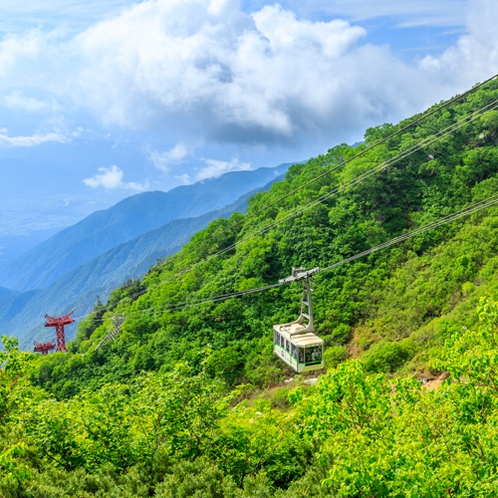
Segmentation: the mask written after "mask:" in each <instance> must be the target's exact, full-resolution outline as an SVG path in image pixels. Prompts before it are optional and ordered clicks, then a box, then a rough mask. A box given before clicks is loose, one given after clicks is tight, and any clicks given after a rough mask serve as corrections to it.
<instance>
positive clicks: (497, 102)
mask: <svg viewBox="0 0 498 498" xmlns="http://www.w3.org/2000/svg"><path fill="white" fill-rule="evenodd" d="M497 106H498V99H497V100H494V101H493V102H491V103H489V104H487V105H486V106H483V107H482V108H480V109H478V110H477V111H475V112H474V113H472V114H471V115H470V116H466V117H464V118H462V119H461V120H460V121H457V122H456V123H453V124H451V125H450V126H448V127H447V128H445V129H443V130H441V131H440V132H438V133H437V134H436V135H434V136H431V137H429V138H427V139H424V140H422V141H421V142H419V143H418V144H415V145H413V146H412V147H410V148H409V149H407V150H405V151H403V152H402V153H400V154H399V155H397V156H395V157H393V158H391V159H389V160H387V161H384V162H382V163H381V164H379V165H377V166H375V167H374V168H371V169H369V170H367V171H365V172H363V173H361V174H360V175H358V176H356V177H354V178H352V179H351V180H349V181H347V182H345V183H343V184H341V185H339V186H337V187H335V188H334V189H332V190H331V191H329V192H327V193H325V194H323V195H321V196H320V197H318V198H316V199H314V200H312V201H310V202H308V203H306V204H304V205H302V206H300V207H298V208H296V209H295V210H294V211H291V212H290V213H288V214H287V215H286V216H285V217H283V218H279V219H278V220H275V221H274V222H272V223H270V224H269V225H266V226H265V227H263V228H261V229H259V230H257V231H256V232H252V233H250V234H249V235H247V236H246V237H245V238H242V239H239V240H237V241H236V242H234V243H233V244H231V245H229V246H227V247H225V248H223V249H221V250H220V251H218V252H216V253H215V254H212V255H210V256H209V257H208V258H206V259H204V260H202V261H199V262H197V263H194V264H193V265H191V266H190V267H188V268H186V269H184V270H182V271H181V272H178V273H176V274H174V275H171V276H169V277H167V278H165V279H164V280H162V281H161V282H160V284H159V285H162V284H163V283H165V282H167V281H170V280H174V279H176V278H179V277H181V276H183V275H185V274H186V273H188V272H190V271H192V270H193V269H195V268H197V267H199V266H201V265H204V264H206V263H208V262H210V261H212V260H213V259H216V258H217V257H219V256H221V255H223V254H225V253H227V252H230V251H232V250H233V249H235V248H236V247H237V246H238V245H240V244H243V243H244V242H247V241H248V240H250V239H252V238H253V237H256V236H259V235H262V234H263V233H265V232H267V231H269V230H271V229H272V228H275V227H276V226H278V225H280V224H282V223H285V222H286V221H289V220H290V219H292V218H295V217H296V216H299V215H300V214H302V213H303V212H305V211H306V210H308V209H311V208H312V207H315V206H317V205H318V204H320V203H322V202H323V201H325V200H327V199H328V198H330V197H332V196H333V195H336V194H338V193H340V192H343V191H346V190H348V189H350V188H351V187H353V186H355V185H357V184H359V183H361V182H363V181H365V180H366V179H368V178H369V177H371V176H373V175H375V174H377V173H379V172H381V171H384V170H385V169H387V168H389V167H391V166H393V165H394V164H396V163H397V162H399V161H401V160H403V159H406V158H407V157H409V156H411V155H412V154H414V153H415V152H418V151H419V150H422V149H423V148H425V147H428V146H429V145H432V144H433V143H435V142H437V141H438V140H440V139H442V138H444V137H445V136H447V135H450V134H451V133H453V132H455V131H456V130H458V129H460V128H462V127H464V126H465V125H467V124H469V123H471V122H473V121H475V120H476V119H478V118H480V117H482V116H483V115H484V114H485V113H486V112H488V111H490V110H492V109H494V108H495V107H497Z"/></svg>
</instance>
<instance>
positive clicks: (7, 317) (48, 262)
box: [0, 165, 289, 349]
mask: <svg viewBox="0 0 498 498" xmlns="http://www.w3.org/2000/svg"><path fill="white" fill-rule="evenodd" d="M288 166H289V165H281V166H279V167H278V168H261V169H262V170H263V171H260V170H255V171H254V172H246V171H243V172H236V173H228V174H227V175H224V176H228V178H223V177H220V178H218V179H215V180H210V181H206V182H203V183H201V184H194V185H191V186H190V187H194V189H193V192H192V191H189V190H188V187H179V188H177V189H174V191H171V192H172V193H173V194H172V195H171V196H167V194H170V192H166V193H164V192H150V193H146V194H139V195H135V196H133V197H131V198H128V199H125V200H124V201H121V202H120V203H118V204H116V205H115V206H113V207H111V208H109V209H108V210H106V211H101V212H97V213H94V214H92V215H90V216H89V217H87V218H85V219H84V220H82V221H81V222H80V223H77V224H76V225H74V226H73V227H70V228H68V229H66V230H63V231H62V232H60V233H58V234H56V235H55V236H53V237H51V238H50V239H49V240H47V241H45V242H43V243H42V244H40V245H39V246H38V247H36V248H35V249H33V250H31V251H30V252H29V253H27V254H26V255H25V256H24V257H21V258H20V259H19V260H17V261H16V262H15V263H16V264H15V268H17V270H18V271H19V274H18V279H17V282H16V281H15V279H14V278H13V274H11V275H10V279H11V280H10V282H12V283H14V284H16V286H17V287H18V288H20V287H21V288H22V287H26V286H29V284H30V283H33V282H35V283H38V284H39V286H40V287H41V285H44V286H45V288H43V289H36V290H33V289H31V290H24V292H22V293H21V292H19V291H13V290H11V289H7V288H5V287H0V328H1V330H3V331H5V332H6V333H8V334H14V335H16V336H17V337H19V338H20V344H21V347H22V348H23V349H30V348H31V347H32V342H33V340H34V339H35V340H37V341H44V340H46V339H47V338H48V337H52V335H53V331H51V330H47V329H45V328H44V327H43V316H44V314H45V313H49V314H51V315H57V314H62V313H65V312H67V311H69V310H74V311H75V315H74V316H75V317H77V318H78V317H80V318H81V317H83V316H84V315H86V314H87V313H88V312H89V311H91V309H92V308H93V306H94V304H95V302H96V300H97V296H99V297H100V298H101V299H103V300H105V299H107V297H108V295H109V293H110V291H111V290H112V289H114V288H116V287H119V286H120V285H122V283H123V282H124V281H125V280H127V279H129V278H135V277H141V276H143V275H144V274H145V273H146V272H147V270H148V269H149V268H150V266H151V265H153V264H155V263H156V261H157V259H159V258H163V257H165V256H168V255H170V254H173V253H175V252H177V251H178V250H179V249H180V248H181V247H182V246H183V244H185V242H187V241H188V240H189V238H190V237H191V236H192V235H193V234H194V233H196V232H198V231H199V230H201V229H202V228H204V227H206V226H207V225H208V224H209V223H210V222H211V221H212V220H214V219H217V218H221V217H228V216H230V215H231V214H232V213H234V212H236V211H239V212H240V211H242V212H243V211H245V209H246V206H247V201H248V199H249V197H251V195H253V194H254V193H256V192H257V191H261V190H266V189H268V188H269V187H270V186H271V185H272V184H273V183H274V182H275V181H279V180H281V179H283V176H284V175H283V174H279V173H284V172H285V171H286V170H287V168H288ZM238 173H240V175H239V174H238ZM247 173H256V175H247ZM267 177H270V178H271V181H269V182H268V183H266V184H265V185H263V186H259V188H256V189H252V190H251V191H249V192H247V191H246V193H245V194H244V195H242V196H240V197H239V198H238V199H237V200H236V201H235V202H233V203H231V204H228V205H226V206H224V207H222V208H220V209H216V210H212V211H210V212H208V213H205V214H203V215H201V216H195V217H189V218H182V219H174V220H171V221H169V222H167V223H165V224H163V225H162V226H159V227H157V228H154V229H149V230H147V228H148V227H150V226H153V225H154V224H155V223H157V220H158V219H160V218H161V216H162V217H164V218H167V217H168V216H172V214H171V212H172V211H173V206H174V208H175V209H176V213H184V212H196V211H198V210H200V208H196V207H195V205H194V200H193V199H197V202H198V204H199V205H204V206H210V205H216V204H217V203H218V202H219V201H216V200H215V199H212V198H211V199H207V200H206V199H205V197H212V195H211V193H210V192H209V190H208V188H207V187H209V184H210V185H211V186H212V187H214V192H218V196H219V197H221V198H225V199H227V198H230V197H231V196H233V194H230V193H228V192H222V187H223V186H227V185H232V184H233V185H236V184H237V183H238V181H241V182H242V183H243V184H244V185H245V187H246V188H247V186H249V185H252V184H253V183H255V182H257V181H258V179H259V180H262V179H265V178H267ZM216 180H219V182H216ZM206 184H208V185H206ZM186 189H187V190H186ZM233 190H235V191H237V190H243V188H242V187H240V186H238V187H236V188H235V187H234V188H233ZM175 191H176V192H175ZM178 191H180V193H181V192H183V195H184V196H185V201H184V202H183V203H182V202H181V199H180V197H179V196H178V195H179V192H178ZM202 192H204V193H202ZM213 195H214V194H213ZM165 196H167V197H165ZM126 201H128V202H126ZM164 206H169V207H170V210H169V213H163V212H162V211H163V210H164V209H166V208H165V207H164ZM141 219H142V223H141V222H140V220H141ZM92 225H93V226H94V227H95V228H94V229H95V232H96V234H100V236H101V237H102V238H104V239H105V241H102V240H101V239H100V238H99V236H97V235H92V232H91V226H92ZM141 229H142V233H140V234H139V235H138V236H135V237H132V238H130V237H131V234H133V233H136V232H140V231H141ZM64 232H65V233H66V237H63V234H64ZM106 232H107V233H106ZM111 233H113V234H115V236H114V240H115V241H116V240H118V239H119V238H121V239H128V240H126V241H124V242H121V243H116V244H114V245H113V246H111V247H110V248H108V249H107V250H104V251H102V248H105V247H106V246H107V245H110V244H111V242H112V240H113V239H112V237H111V236H110V234H111ZM64 241H66V244H65V245H64ZM99 249H100V250H101V252H100V253H99V254H97V255H96V256H94V257H90V254H94V253H96V252H98V250H99ZM50 251H52V253H51V252H50ZM75 261H76V263H75ZM77 262H80V263H79V264H77ZM57 263H59V265H58V264H57ZM30 264H33V265H36V268H38V272H39V273H40V275H37V274H36V270H35V269H33V268H32V267H31V266H30ZM60 266H63V267H64V268H66V269H67V271H66V272H65V273H64V274H62V275H61V276H59V277H58V278H56V277H57V275H58V274H59V273H61V272H62V270H61V269H60ZM10 271H11V272H13V271H14V269H13V267H12V266H11V267H10ZM22 271H24V272H25V273H21V272H22ZM3 276H4V278H5V275H3ZM6 280H7V279H6ZM20 283H22V285H21V284H20ZM47 283H48V285H47ZM75 332H76V327H75V326H72V328H68V338H71V337H72V335H74V333H75Z"/></svg>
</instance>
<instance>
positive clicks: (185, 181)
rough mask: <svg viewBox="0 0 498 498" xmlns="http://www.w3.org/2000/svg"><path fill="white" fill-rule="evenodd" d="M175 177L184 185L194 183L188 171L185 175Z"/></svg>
mask: <svg viewBox="0 0 498 498" xmlns="http://www.w3.org/2000/svg"><path fill="white" fill-rule="evenodd" d="M175 178H176V179H177V180H179V181H180V183H181V184H182V185H190V184H191V183H192V180H191V178H190V175H189V174H188V173H184V174H183V175H178V176H175Z"/></svg>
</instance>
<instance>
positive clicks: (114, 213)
mask: <svg viewBox="0 0 498 498" xmlns="http://www.w3.org/2000/svg"><path fill="white" fill-rule="evenodd" d="M288 166H289V165H281V166H278V167H277V168H259V169H257V170H254V171H236V172H230V173H226V174H224V175H222V176H220V177H219V178H213V179H209V180H204V181H202V182H198V183H195V184H193V185H187V186H181V187H177V188H174V189H173V190H170V191H169V192H159V191H155V192H145V193H142V194H137V195H134V196H131V197H128V198H126V199H124V200H123V201H121V202H119V203H117V204H116V205H115V206H112V207H111V208H109V209H106V210H104V211H97V212H95V213H93V214H91V215H90V216H88V217H86V218H85V219H83V220H82V221H80V222H79V223H77V224H75V225H73V226H71V227H69V228H66V229H65V230H62V231H61V232H58V233H57V234H55V235H54V236H52V237H51V238H50V239H48V240H46V241H44V242H42V243H41V244H39V245H38V246H37V247H35V248H34V249H32V250H30V251H29V252H27V253H26V254H24V255H23V256H22V257H21V258H19V259H17V260H15V261H11V262H8V263H6V264H5V265H3V266H2V267H0V284H1V285H4V286H6V287H9V288H13V289H16V290H19V291H26V290H29V289H43V288H46V287H47V286H48V285H50V284H51V283H53V282H54V281H55V280H57V279H58V278H60V277H62V276H63V275H65V274H66V273H67V272H68V271H70V270H72V269H73V268H76V267H77V266H80V265H82V264H84V263H86V262H87V261H90V260H91V259H92V258H94V257H96V256H98V255H99V254H102V253H103V252H105V251H107V250H109V249H111V248H112V247H115V246H117V245H119V244H121V243H123V242H127V241H129V240H132V239H134V238H135V237H137V236H139V235H141V234H143V233H146V232H148V231H150V230H153V229H155V228H158V227H160V226H162V225H164V224H166V223H168V222H169V221H171V220H174V219H179V218H188V217H196V216H200V215H202V214H205V213H207V212H210V211H213V210H217V209H220V208H222V207H223V206H225V205H227V204H230V203H232V202H235V201H236V200H237V199H238V198H239V197H240V196H241V195H243V194H245V193H247V192H249V191H251V190H253V189H255V188H258V187H261V186H263V185H265V184H267V183H268V182H269V181H271V180H272V179H274V178H275V177H276V176H278V174H281V173H283V172H285V171H286V170H287V168H288Z"/></svg>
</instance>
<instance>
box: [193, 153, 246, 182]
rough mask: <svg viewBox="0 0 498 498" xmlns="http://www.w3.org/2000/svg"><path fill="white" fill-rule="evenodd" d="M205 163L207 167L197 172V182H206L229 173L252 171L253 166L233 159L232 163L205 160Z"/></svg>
mask: <svg viewBox="0 0 498 498" xmlns="http://www.w3.org/2000/svg"><path fill="white" fill-rule="evenodd" d="M204 162H205V163H206V164H207V166H206V167H205V168H202V169H201V170H200V171H198V172H197V174H196V177H195V178H196V180H197V181H200V180H206V179H208V178H217V177H218V176H221V175H222V174H223V173H228V172H229V171H243V170H250V169H251V165H250V164H249V163H242V162H240V161H239V160H238V159H237V158H232V160H231V161H218V160H216V159H204Z"/></svg>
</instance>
